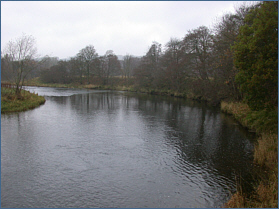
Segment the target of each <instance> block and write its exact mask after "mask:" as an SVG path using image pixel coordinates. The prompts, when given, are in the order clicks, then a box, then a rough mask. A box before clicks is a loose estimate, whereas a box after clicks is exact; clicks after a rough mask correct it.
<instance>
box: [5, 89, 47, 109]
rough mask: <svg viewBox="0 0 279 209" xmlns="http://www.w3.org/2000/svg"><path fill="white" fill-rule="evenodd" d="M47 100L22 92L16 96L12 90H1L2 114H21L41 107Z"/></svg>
mask: <svg viewBox="0 0 279 209" xmlns="http://www.w3.org/2000/svg"><path fill="white" fill-rule="evenodd" d="M44 103H45V98H44V97H42V96H38V95H37V94H33V93H30V92H29V91H25V90H22V91H21V93H20V95H16V94H15V91H14V89H12V88H3V87H2V88H1V113H9V112H20V111H25V110H29V109H33V108H35V107H38V106H40V105H41V104H44Z"/></svg>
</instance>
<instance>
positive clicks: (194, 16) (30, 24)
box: [1, 1, 242, 59]
mask: <svg viewBox="0 0 279 209" xmlns="http://www.w3.org/2000/svg"><path fill="white" fill-rule="evenodd" d="M241 4H242V2H240V1H153V2H152V1H142V2H140V1H111V2H109V1H84V2H77V1H76V2H75V1H71V2H67V1H49V2H48V1H37V2H36V1H1V50H2V51H3V49H4V47H5V45H6V44H7V42H8V41H10V40H14V39H16V38H17V37H20V36H21V35H22V34H23V33H25V34H27V35H32V36H33V37H34V38H35V39H36V43H37V44H36V46H37V48H38V53H39V54H40V55H41V56H45V55H48V56H57V57H59V58H60V59H65V58H69V57H74V56H75V55H76V54H77V53H78V52H79V50H80V49H82V48H84V47H86V46H87V45H93V46H94V47H95V49H96V51H97V53H98V54H99V55H104V54H105V52H106V51H107V50H113V51H114V53H115V54H117V55H126V54H131V55H135V56H142V55H144V54H145V53H146V52H147V50H148V47H149V46H151V44H152V42H153V41H157V42H159V43H161V44H162V45H165V44H166V43H167V42H168V41H169V40H170V38H183V37H184V36H185V34H186V33H187V31H188V30H191V29H195V28H197V27H199V26H202V25H204V26H207V27H211V26H212V25H213V23H214V21H216V18H218V17H221V16H222V14H224V13H227V12H234V11H235V8H236V7H238V6H239V5H241Z"/></svg>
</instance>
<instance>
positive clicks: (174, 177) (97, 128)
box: [1, 87, 253, 208]
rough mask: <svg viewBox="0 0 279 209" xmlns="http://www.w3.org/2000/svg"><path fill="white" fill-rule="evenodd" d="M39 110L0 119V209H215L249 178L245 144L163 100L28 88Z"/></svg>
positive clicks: (218, 116) (227, 122) (211, 116)
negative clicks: (39, 99) (38, 98)
mask: <svg viewBox="0 0 279 209" xmlns="http://www.w3.org/2000/svg"><path fill="white" fill-rule="evenodd" d="M29 89H30V90H31V92H38V93H39V94H40V95H44V96H46V100H47V101H46V103H45V104H44V105H42V106H40V107H39V108H36V109H34V110H30V111H27V112H22V113H16V114H9V115H2V117H1V206H2V207H58V208H59V207H86V208H92V207H161V208H162V207H172V208H175V207H184V208H185V207H186V208H189V207H221V206H222V205H223V204H224V203H225V202H226V201H227V200H228V198H229V197H230V194H231V193H233V192H234V191H235V176H236V175H238V174H241V175H242V176H243V178H245V174H246V173H248V172H249V170H250V167H251V161H252V150H253V144H252V142H251V141H250V140H249V135H248V133H247V132H246V131H245V130H242V129H241V128H240V127H239V126H238V125H237V124H236V123H235V122H234V121H233V120H232V119H230V118H229V117H227V116H225V115H224V114H222V113H220V111H219V110H218V109H216V108H210V107H207V106H205V105H201V104H198V103H194V102H191V101H185V100H183V99H175V98H169V97H160V96H150V95H145V94H132V93H127V92H112V91H93V90H92V91H87V90H69V89H55V88H37V87H29Z"/></svg>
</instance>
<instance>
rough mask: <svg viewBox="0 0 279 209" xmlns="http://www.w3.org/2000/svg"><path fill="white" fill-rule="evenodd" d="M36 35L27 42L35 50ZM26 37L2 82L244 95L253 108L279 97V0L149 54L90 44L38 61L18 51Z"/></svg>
mask: <svg viewBox="0 0 279 209" xmlns="http://www.w3.org/2000/svg"><path fill="white" fill-rule="evenodd" d="M28 38H30V37H28V36H24V38H22V39H21V40H23V39H25V42H26V43H25V44H26V45H28V44H29V46H30V45H31V46H30V49H34V43H33V42H32V40H31V42H30V41H29V42H28V41H27V40H26V39H28ZM19 42H20V41H18V42H10V43H9V44H8V46H7V48H6V49H7V50H6V53H4V54H5V55H4V56H3V57H2V53H1V68H2V70H1V76H2V80H3V79H11V78H16V79H15V80H16V82H17V83H19V82H18V81H21V82H22V83H23V82H24V81H25V79H26V78H27V76H29V77H38V76H39V77H40V79H41V81H43V82H45V83H80V84H94V85H110V86H113V85H126V86H130V85H133V87H134V88H144V89H148V90H153V91H166V92H174V93H176V94H180V95H181V94H182V95H185V96H187V97H191V98H196V99H199V100H207V101H210V102H211V103H213V104H218V103H219V102H220V101H221V100H224V99H229V100H238V101H240V100H244V101H245V102H247V103H248V104H249V106H250V107H251V108H253V109H263V108H270V107H274V106H276V105H277V102H278V84H277V83H278V82H277V81H278V2H258V3H257V4H253V5H249V6H246V5H242V6H240V7H239V8H237V9H236V10H235V12H234V13H227V14H224V15H223V16H222V17H221V18H220V19H219V21H218V22H217V23H216V24H215V25H214V26H213V27H212V28H208V27H206V26H200V27H197V28H195V29H192V30H189V31H187V33H186V34H185V36H184V37H183V38H170V40H169V41H168V42H167V43H166V44H165V45H162V44H161V43H158V42H156V41H154V42H153V43H152V45H151V46H150V47H149V49H148V51H147V53H146V54H145V55H144V56H143V57H141V58H138V57H134V56H132V55H125V56H124V58H123V60H119V59H118V57H117V56H116V55H115V54H114V52H113V51H112V50H108V51H107V52H106V53H105V55H103V56H99V55H98V53H97V52H96V50H95V48H94V46H93V45H88V46H86V47H85V48H83V49H81V50H80V51H79V52H78V53H77V54H76V55H75V56H74V57H71V58H70V59H69V60H59V59H58V58H51V57H44V58H43V59H40V60H36V59H34V57H33V55H34V52H35V50H33V51H32V50H30V51H29V52H30V53H29V54H28V53H25V55H26V56H25V57H23V56H22V55H21V56H15V54H18V52H17V51H16V50H15V49H13V47H12V46H19V45H20V43H19ZM18 48H20V47H18ZM26 48H28V47H26ZM21 49H22V48H21ZM21 53H22V52H21ZM22 54H24V53H22ZM19 69H22V70H19ZM28 69H29V70H28ZM30 69H36V70H34V71H31V70H30ZM19 72H21V73H19Z"/></svg>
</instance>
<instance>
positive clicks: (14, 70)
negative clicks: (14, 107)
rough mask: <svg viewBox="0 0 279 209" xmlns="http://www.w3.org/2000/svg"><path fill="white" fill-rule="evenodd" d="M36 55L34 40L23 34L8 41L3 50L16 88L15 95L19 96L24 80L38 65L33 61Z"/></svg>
mask: <svg viewBox="0 0 279 209" xmlns="http://www.w3.org/2000/svg"><path fill="white" fill-rule="evenodd" d="M36 53H37V48H36V43H35V38H34V37H33V36H31V35H25V34H23V35H22V36H21V37H19V38H18V39H16V40H15V41H9V43H8V44H7V46H6V48H5V52H4V54H6V56H5V57H6V61H7V63H8V65H7V66H8V67H9V72H10V73H11V74H12V76H11V77H12V79H13V82H14V83H15V86H16V88H15V91H16V94H20V92H21V89H22V86H23V85H24V82H25V79H26V78H27V76H28V75H29V74H30V73H31V71H32V70H34V69H35V66H36V65H37V63H38V62H36V61H35V60H34V58H35V55H36Z"/></svg>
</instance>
